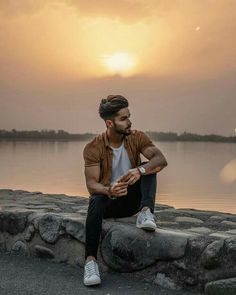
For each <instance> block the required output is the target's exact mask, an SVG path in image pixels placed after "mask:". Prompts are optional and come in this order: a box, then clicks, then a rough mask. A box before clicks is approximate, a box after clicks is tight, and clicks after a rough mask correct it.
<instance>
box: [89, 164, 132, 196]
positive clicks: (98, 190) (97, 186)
mask: <svg viewBox="0 0 236 295" xmlns="http://www.w3.org/2000/svg"><path fill="white" fill-rule="evenodd" d="M99 176H100V166H97V165H96V166H95V165H94V166H90V167H85V179H86V185H87V189H88V191H89V193H90V194H91V195H92V194H103V195H107V196H109V195H112V196H116V197H122V196H125V195H126V194H127V187H128V184H127V183H124V182H120V183H115V184H114V186H113V187H112V188H111V189H109V186H104V185H103V184H101V183H99Z"/></svg>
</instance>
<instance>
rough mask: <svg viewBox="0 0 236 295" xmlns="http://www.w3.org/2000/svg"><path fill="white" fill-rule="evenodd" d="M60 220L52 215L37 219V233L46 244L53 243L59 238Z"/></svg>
mask: <svg viewBox="0 0 236 295" xmlns="http://www.w3.org/2000/svg"><path fill="white" fill-rule="evenodd" d="M61 222H62V218H61V217H60V216H57V215H54V214H52V213H49V214H45V215H44V216H43V217H41V218H40V219H39V233H40V236H41V238H42V239H43V240H44V241H45V242H47V243H52V244H53V243H55V242H56V241H57V240H58V238H59V235H60V234H59V231H60V226H61Z"/></svg>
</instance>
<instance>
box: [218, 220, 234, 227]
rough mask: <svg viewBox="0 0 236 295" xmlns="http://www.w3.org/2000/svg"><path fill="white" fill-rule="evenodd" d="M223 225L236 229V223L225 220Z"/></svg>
mask: <svg viewBox="0 0 236 295" xmlns="http://www.w3.org/2000/svg"><path fill="white" fill-rule="evenodd" d="M221 223H222V224H225V225H228V226H231V227H235V228H236V222H233V221H229V220H223V221H222V222H221Z"/></svg>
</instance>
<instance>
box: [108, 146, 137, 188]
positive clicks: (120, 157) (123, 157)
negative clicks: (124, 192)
mask: <svg viewBox="0 0 236 295" xmlns="http://www.w3.org/2000/svg"><path fill="white" fill-rule="evenodd" d="M110 147H111V148H112V150H113V158H112V176H111V185H113V184H114V182H115V181H116V180H117V179H118V178H119V177H120V176H121V175H123V174H125V173H126V172H127V171H128V170H129V169H131V168H132V165H131V162H130V160H129V156H128V154H127V151H126V149H125V147H124V142H122V145H121V146H120V147H118V148H114V147H112V146H110Z"/></svg>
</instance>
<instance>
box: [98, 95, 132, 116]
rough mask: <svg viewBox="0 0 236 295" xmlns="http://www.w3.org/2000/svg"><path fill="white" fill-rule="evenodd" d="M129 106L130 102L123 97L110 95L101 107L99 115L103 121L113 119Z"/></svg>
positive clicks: (101, 103)
mask: <svg viewBox="0 0 236 295" xmlns="http://www.w3.org/2000/svg"><path fill="white" fill-rule="evenodd" d="M128 106H129V102H128V100H127V99H126V98H125V97H124V96H121V95H108V97H107V98H105V99H104V98H103V99H102V100H101V102H100V106H99V115H100V117H101V118H102V119H103V120H108V119H113V118H114V117H115V116H116V115H117V112H119V110H121V109H123V108H127V107H128Z"/></svg>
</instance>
